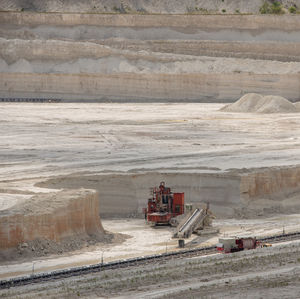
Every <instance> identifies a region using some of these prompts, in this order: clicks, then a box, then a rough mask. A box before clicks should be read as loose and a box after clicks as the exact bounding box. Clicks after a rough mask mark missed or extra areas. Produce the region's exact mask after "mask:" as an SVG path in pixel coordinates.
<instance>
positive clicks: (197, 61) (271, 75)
mask: <svg viewBox="0 0 300 299" xmlns="http://www.w3.org/2000/svg"><path fill="white" fill-rule="evenodd" d="M299 20H300V19H299V18H298V17H293V16H259V15H251V16H249V15H234V16H217V15H133V14H131V15H130V14H126V15H119V14H110V15H109V14H76V13H74V14H64V13H53V14H47V13H26V12H22V13H16V12H11V13H8V12H6V13H0V24H1V26H0V27H1V28H0V75H1V80H0V98H20V97H21V98H22V97H23V98H44V99H52V98H58V99H61V100H65V101H84V100H92V101H103V100H104V101H110V100H121V101H122V100H123V101H131V100H134V101H153V100H162V101H198V102H201V101H202V102H204V101H205V102H214V101H218V102H224V101H226V102H228V101H235V100H237V99H238V98H240V97H241V96H242V95H243V94H245V93H249V92H257V93H261V94H265V95H267V94H270V92H272V94H274V95H279V96H284V97H286V98H287V99H289V100H291V101H296V100H298V99H299V98H300V89H299V86H300V84H299V82H300V80H299V72H300V55H299V51H298V49H299V45H300V35H299V29H300V21H299Z"/></svg>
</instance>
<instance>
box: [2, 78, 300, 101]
mask: <svg viewBox="0 0 300 299" xmlns="http://www.w3.org/2000/svg"><path fill="white" fill-rule="evenodd" d="M0 90H1V95H2V96H4V97H22V96H26V97H47V98H56V97H58V98H61V99H64V100H76V99H78V100H85V99H97V100H108V99H117V100H120V101H125V100H126V101H131V100H170V101H172V100H188V101H191V100H194V101H214V100H219V101H231V100H232V99H238V98H240V97H241V96H242V95H243V94H245V93H250V92H257V93H260V94H270V92H272V94H273V95H281V96H284V97H286V98H288V99H289V100H298V99H299V98H300V74H290V75H272V74H271V75H259V74H240V73H236V74H134V73H127V74H126V73H123V74H122V73H120V74H108V75H105V74H27V73H0Z"/></svg>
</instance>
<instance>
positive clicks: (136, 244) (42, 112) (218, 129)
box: [0, 103, 300, 278]
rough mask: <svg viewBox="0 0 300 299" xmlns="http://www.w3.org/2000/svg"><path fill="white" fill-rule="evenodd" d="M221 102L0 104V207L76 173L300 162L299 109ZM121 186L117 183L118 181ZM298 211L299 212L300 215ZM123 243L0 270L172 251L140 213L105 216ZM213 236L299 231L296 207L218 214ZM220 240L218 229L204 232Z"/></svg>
mask: <svg viewBox="0 0 300 299" xmlns="http://www.w3.org/2000/svg"><path fill="white" fill-rule="evenodd" d="M221 107H223V104H195V103H193V104H190V103H185V104H174V103H172V104H162V103H156V104H133V103H132V104H128V103H126V104H113V103H107V104H74V103H72V104H55V103H51V104H50V103H49V104H30V103H0V124H1V126H0V140H1V141H0V191H1V193H0V209H1V210H4V209H8V208H9V207H10V206H12V205H15V204H18V202H19V201H22V200H28V198H29V197H30V196H31V195H32V194H35V193H39V192H49V191H50V190H49V189H45V188H39V187H37V186H35V184H36V183H37V182H41V181H44V180H46V179H49V178H52V177H55V176H57V175H64V176H68V175H70V174H73V173H94V174H101V173H102V174H103V173H105V174H107V173H112V174H114V173H123V174H127V173H139V172H141V173H142V172H147V171H174V172H187V173H188V172H191V173H192V172H193V173H194V172H205V173H209V172H214V173H225V172H226V171H229V170H232V169H243V168H256V167H273V166H294V165H297V164H300V155H299V153H300V137H299V136H300V118H299V114H292V113H290V114H243V113H227V112H220V111H218V110H219V109H220V108H221ZM117 187H118V186H116V188H117ZM299 218H300V217H299ZM103 225H104V228H105V229H106V230H108V231H111V232H118V233H123V234H126V235H129V236H131V238H128V239H127V240H126V241H125V242H124V243H123V244H119V245H115V246H111V247H109V246H108V245H105V246H102V247H101V246H98V247H90V248H85V249H83V250H82V251H78V252H73V253H69V254H64V255H63V256H59V257H58V256H56V257H55V256H53V257H47V258H45V259H44V258H39V259H35V260H33V261H32V260H31V261H23V262H15V263H9V264H2V265H0V278H7V277H11V276H16V275H24V274H30V273H32V268H33V267H34V271H36V272H38V271H46V270H51V269H58V268H64V267H71V266H76V265H83V264H89V263H98V262H100V261H101V259H102V255H103V260H104V261H109V260H113V259H120V258H126V257H130V256H137V255H146V254H153V253H154V252H165V251H166V250H173V249H175V247H176V246H177V241H176V240H171V231H170V229H168V228H159V229H153V228H150V227H148V226H146V225H145V223H144V220H142V219H117V220H116V219H115V220H103ZM214 225H215V226H218V227H221V231H220V235H222V236H223V235H224V234H225V235H227V234H228V235H232V234H234V235H235V234H243V235H247V234H248V235H256V236H259V235H266V234H272V233H276V232H282V230H283V229H285V231H294V230H298V229H299V226H300V220H298V215H290V216H289V215H287V216H284V215H280V216H276V217H273V218H262V219H252V220H251V219H250V220H235V219H227V220H224V219H217V220H216V221H215V222H214ZM203 241H205V242H206V243H207V242H209V243H213V242H215V243H216V242H217V240H216V238H208V239H207V240H203Z"/></svg>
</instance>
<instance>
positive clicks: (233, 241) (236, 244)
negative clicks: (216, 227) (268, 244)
mask: <svg viewBox="0 0 300 299" xmlns="http://www.w3.org/2000/svg"><path fill="white" fill-rule="evenodd" d="M258 245H259V243H258V241H257V240H256V238H252V237H248V238H222V239H219V243H218V244H217V250H218V251H219V252H223V253H230V252H236V251H242V250H247V249H255V248H256V247H257V246H258Z"/></svg>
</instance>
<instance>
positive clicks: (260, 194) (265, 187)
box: [241, 167, 300, 199]
mask: <svg viewBox="0 0 300 299" xmlns="http://www.w3.org/2000/svg"><path fill="white" fill-rule="evenodd" d="M299 191H300V168H299V167H290V168H277V169H276V168H270V169H265V170H262V171H257V172H254V173H250V174H247V175H243V176H241V195H242V196H243V197H244V198H245V199H256V198H271V199H280V198H285V197H288V196H290V195H291V194H293V193H296V192H299Z"/></svg>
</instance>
